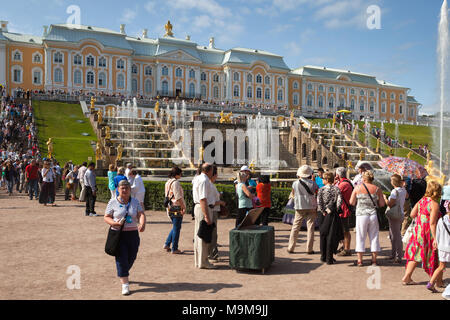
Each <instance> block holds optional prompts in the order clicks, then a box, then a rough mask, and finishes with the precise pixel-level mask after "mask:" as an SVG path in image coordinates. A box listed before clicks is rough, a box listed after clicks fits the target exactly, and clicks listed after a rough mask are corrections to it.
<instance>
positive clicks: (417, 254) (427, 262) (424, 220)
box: [405, 197, 438, 277]
mask: <svg viewBox="0 0 450 320" xmlns="http://www.w3.org/2000/svg"><path fill="white" fill-rule="evenodd" d="M431 201H432V200H431V199H430V198H428V197H427V198H422V199H421V200H420V201H419V212H418V215H417V217H416V226H415V228H414V232H413V234H412V236H411V239H410V240H409V243H408V245H407V246H406V250H405V259H406V260H407V261H408V262H409V261H415V262H418V263H422V267H423V269H424V270H425V272H426V273H427V274H428V275H429V276H430V277H431V276H432V275H433V272H434V271H435V270H436V269H437V266H438V255H437V251H436V250H434V249H433V241H434V238H433V235H432V233H431V228H430V220H431V219H430V214H431Z"/></svg>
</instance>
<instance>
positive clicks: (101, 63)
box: [98, 57, 106, 68]
mask: <svg viewBox="0 0 450 320" xmlns="http://www.w3.org/2000/svg"><path fill="white" fill-rule="evenodd" d="M98 66H99V67H101V68H106V59H105V58H104V57H101V58H100V59H98Z"/></svg>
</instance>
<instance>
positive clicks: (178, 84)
mask: <svg viewBox="0 0 450 320" xmlns="http://www.w3.org/2000/svg"><path fill="white" fill-rule="evenodd" d="M175 90H179V91H180V93H181V91H183V84H182V83H181V82H179V81H178V82H177V83H175Z"/></svg>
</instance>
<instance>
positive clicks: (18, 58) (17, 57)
mask: <svg viewBox="0 0 450 320" xmlns="http://www.w3.org/2000/svg"><path fill="white" fill-rule="evenodd" d="M14 61H22V54H21V53H20V51H16V52H15V53H14Z"/></svg>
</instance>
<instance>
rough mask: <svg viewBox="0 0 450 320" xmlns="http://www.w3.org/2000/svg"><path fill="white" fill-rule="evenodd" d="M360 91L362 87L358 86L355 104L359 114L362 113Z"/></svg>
mask: <svg viewBox="0 0 450 320" xmlns="http://www.w3.org/2000/svg"><path fill="white" fill-rule="evenodd" d="M360 91H361V88H358V89H357V90H356V105H355V111H356V112H357V114H358V115H360V113H361V109H360V101H359V98H360ZM358 119H359V117H358Z"/></svg>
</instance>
